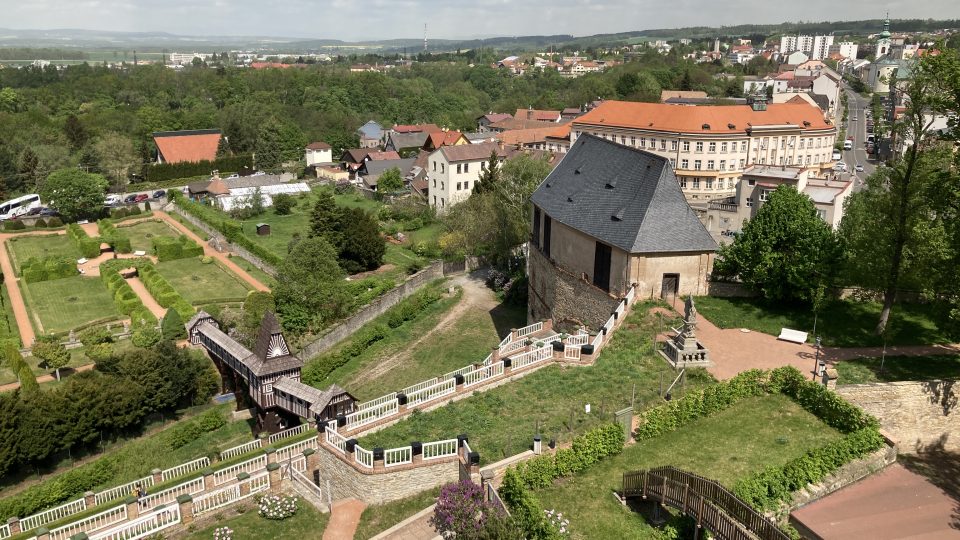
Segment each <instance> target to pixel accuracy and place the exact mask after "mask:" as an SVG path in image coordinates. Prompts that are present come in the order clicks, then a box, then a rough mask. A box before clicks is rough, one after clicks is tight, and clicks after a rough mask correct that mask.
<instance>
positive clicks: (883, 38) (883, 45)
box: [876, 13, 890, 58]
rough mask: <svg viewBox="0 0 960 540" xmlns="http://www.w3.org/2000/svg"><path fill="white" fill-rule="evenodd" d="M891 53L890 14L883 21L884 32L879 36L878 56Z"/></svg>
mask: <svg viewBox="0 0 960 540" xmlns="http://www.w3.org/2000/svg"><path fill="white" fill-rule="evenodd" d="M888 54H890V14H889V13H887V18H886V19H884V21H883V32H880V35H879V36H877V54H876V58H880V57H881V56H886V55H888Z"/></svg>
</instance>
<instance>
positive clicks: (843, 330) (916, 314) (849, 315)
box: [697, 296, 958, 347]
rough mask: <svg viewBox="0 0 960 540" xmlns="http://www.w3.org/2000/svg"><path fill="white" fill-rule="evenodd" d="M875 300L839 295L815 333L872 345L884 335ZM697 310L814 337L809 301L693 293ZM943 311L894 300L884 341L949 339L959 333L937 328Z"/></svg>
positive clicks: (724, 322) (837, 341)
mask: <svg viewBox="0 0 960 540" xmlns="http://www.w3.org/2000/svg"><path fill="white" fill-rule="evenodd" d="M880 308H881V305H880V304H879V303H877V302H856V301H853V300H838V301H834V302H830V303H829V304H827V305H826V306H825V307H824V308H823V310H822V311H821V313H820V316H819V318H818V321H817V333H818V334H820V336H821V337H822V338H823V344H824V345H826V346H830V347H875V346H880V345H883V338H882V337H880V336H877V335H875V334H874V332H873V330H874V328H875V327H876V325H877V321H878V320H879V318H880ZM697 309H698V310H699V311H700V314H701V315H703V316H704V317H706V318H707V319H709V320H710V322H712V323H713V324H715V325H717V326H719V327H720V328H749V329H751V330H754V331H757V332H763V333H765V334H771V335H774V336H775V335H778V334H779V333H780V329H781V328H783V327H786V328H792V329H794V330H801V331H804V332H810V333H811V334H810V336H809V338H808V340H809V341H810V342H811V343H812V342H813V340H814V336H813V334H812V332H813V311H812V309H811V308H810V307H809V306H792V305H783V304H769V303H766V302H764V301H763V300H760V299H756V298H715V297H710V296H703V297H698V298H697ZM946 316H947V314H946V312H944V311H943V310H942V309H941V308H940V307H939V306H936V305H932V304H897V305H895V306H894V308H893V315H892V317H891V323H890V327H889V328H890V336H889V337H888V340H887V344H888V345H930V344H935V343H952V342H954V341H957V339H958V336H955V335H951V333H950V332H949V331H948V330H946V329H945V328H940V327H939V326H938V325H937V321H939V320H946Z"/></svg>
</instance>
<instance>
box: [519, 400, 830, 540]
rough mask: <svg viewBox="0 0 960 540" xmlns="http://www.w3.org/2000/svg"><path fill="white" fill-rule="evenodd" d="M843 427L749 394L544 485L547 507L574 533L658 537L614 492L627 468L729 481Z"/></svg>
mask: <svg viewBox="0 0 960 540" xmlns="http://www.w3.org/2000/svg"><path fill="white" fill-rule="evenodd" d="M840 436H841V435H840V434H839V433H838V432H837V431H835V430H833V429H832V428H830V427H827V426H826V425H825V424H823V423H822V422H821V421H820V420H818V419H817V418H816V417H815V416H813V415H812V414H810V413H808V412H806V411H805V410H803V409H802V408H801V407H800V406H799V405H797V404H796V403H794V402H793V401H791V400H790V399H789V398H787V397H785V396H782V395H773V396H765V397H760V398H751V399H747V400H744V401H742V402H740V403H738V404H737V405H734V406H733V407H731V408H730V409H727V410H726V411H723V412H721V413H718V414H716V415H713V416H711V417H708V418H702V419H700V420H697V421H695V422H693V423H692V424H690V425H688V426H686V427H684V428H681V429H679V430H677V431H675V432H673V433H669V434H667V435H664V436H662V437H658V438H656V439H653V440H649V441H644V442H640V443H637V444H634V445H631V446H628V447H627V448H626V449H625V450H624V452H623V453H622V454H621V455H619V456H616V457H613V458H610V459H606V460H604V461H603V462H601V463H599V464H597V465H595V466H594V467H591V468H590V469H588V470H587V471H584V472H583V473H581V474H579V475H577V476H576V477H574V478H571V479H562V480H559V481H557V482H556V483H555V484H554V485H553V486H551V487H549V488H546V489H542V490H539V491H538V496H539V497H540V500H541V502H542V503H543V507H544V508H545V509H551V508H552V509H556V510H559V511H560V512H562V513H563V514H564V516H566V517H568V518H569V519H570V523H571V528H572V530H573V531H574V536H573V537H574V538H651V539H652V538H659V537H658V536H655V535H654V531H653V529H652V528H651V527H650V525H648V524H647V522H646V521H644V519H643V518H642V517H641V516H640V514H637V513H634V512H631V511H630V510H629V509H627V508H626V507H624V506H621V505H620V503H618V502H617V501H616V500H614V498H613V497H612V496H610V492H611V491H612V490H614V489H619V488H620V487H621V482H622V478H623V476H622V475H623V473H624V472H625V471H629V470H636V469H646V468H650V467H657V466H661V465H673V466H675V467H679V468H681V469H686V470H691V471H693V472H696V473H698V474H701V475H703V476H706V477H708V478H712V479H715V480H718V481H720V482H721V483H723V484H724V485H726V486H728V487H730V486H732V485H733V484H734V483H735V482H736V481H737V480H738V479H740V478H743V477H745V476H747V475H749V474H751V473H753V472H754V471H757V470H760V469H762V468H764V467H767V466H775V465H780V464H783V463H786V462H787V461H789V460H791V459H793V458H795V457H797V456H800V455H801V454H803V453H804V452H806V451H807V450H809V449H811V448H815V447H818V446H822V445H823V444H825V443H827V442H830V441H833V440H836V439H838V438H839V437H840Z"/></svg>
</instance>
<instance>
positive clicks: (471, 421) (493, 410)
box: [360, 305, 713, 463]
mask: <svg viewBox="0 0 960 540" xmlns="http://www.w3.org/2000/svg"><path fill="white" fill-rule="evenodd" d="M645 311H646V310H645V308H644V306H642V305H640V306H638V307H637V311H635V312H634V313H633V314H632V315H631V316H630V317H628V318H627V320H626V322H625V324H624V325H623V326H622V327H621V328H620V330H618V331H617V333H616V334H615V335H614V338H613V340H612V342H611V344H610V345H608V346H607V348H605V349H604V350H603V352H602V353H601V355H600V358H599V359H598V360H597V362H596V364H595V365H593V366H558V365H551V366H547V367H544V368H541V369H540V370H539V371H537V372H535V373H532V374H529V375H527V376H525V377H523V378H522V379H519V380H517V381H514V382H511V383H509V384H505V385H503V386H500V387H497V388H495V389H492V390H489V391H487V392H483V393H480V394H476V395H474V396H473V397H471V398H470V399H465V400H462V401H458V402H456V403H451V404H449V405H447V406H444V407H441V408H439V409H437V410H434V411H431V412H428V413H414V414H412V415H411V416H410V417H408V418H407V419H405V420H403V421H401V422H399V423H397V424H395V425H393V426H391V427H388V428H386V429H384V430H383V431H380V432H377V433H374V434H371V435H369V436H366V437H363V438H362V439H361V440H360V443H361V445H362V446H363V447H364V448H373V447H378V446H382V447H384V448H392V447H396V446H404V445H406V444H409V442H410V441H435V440H441V439H449V438H452V437H455V436H456V435H458V434H460V433H467V434H469V435H470V441H471V447H472V448H473V449H474V450H475V451H478V452H480V459H481V461H482V462H483V463H493V462H495V461H498V460H500V459H502V458H504V457H506V456H512V455H514V454H516V453H518V452H521V451H523V450H526V449H527V448H528V447H529V446H530V445H531V444H532V439H533V436H534V435H535V434H536V433H537V431H538V429H539V431H540V433H542V434H543V435H544V436H545V437H547V438H553V437H556V438H557V440H558V441H560V442H564V441H567V440H570V439H572V438H573V437H574V436H576V435H577V434H579V433H582V432H583V431H585V430H587V429H589V428H591V427H593V426H596V425H598V424H599V423H601V422H603V421H605V420H608V419H610V418H611V417H612V415H613V413H614V412H615V411H617V410H619V409H621V408H623V407H627V406H629V405H630V402H631V396H632V393H633V390H634V385H636V408H637V409H641V408H644V407H646V406H648V405H651V404H655V403H657V402H658V401H659V398H658V390H659V388H660V381H661V374H662V377H663V379H665V384H669V383H670V381H671V380H672V379H673V377H674V372H673V370H672V369H671V368H670V367H669V366H668V365H667V364H666V362H665V361H663V360H662V359H661V358H660V356H659V355H657V354H655V353H653V352H652V351H651V346H650V338H651V336H652V330H653V329H654V328H655V327H656V319H655V318H653V317H650V316H648V315H647V314H646V313H645ZM688 374H689V379H688V381H687V383H686V386H687V388H690V387H691V386H702V385H704V384H710V383H711V382H712V380H713V379H712V378H711V377H710V375H709V374H707V373H706V372H705V371H703V370H691V371H690V372H688ZM674 393H675V395H678V397H679V395H682V391H679V390H678V391H675V392H674ZM587 403H590V404H591V412H590V413H589V414H588V413H585V412H584V405H586V404H587Z"/></svg>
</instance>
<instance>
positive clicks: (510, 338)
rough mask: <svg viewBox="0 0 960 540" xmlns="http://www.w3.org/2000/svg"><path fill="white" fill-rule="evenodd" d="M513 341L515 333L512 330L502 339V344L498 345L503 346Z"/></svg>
mask: <svg viewBox="0 0 960 540" xmlns="http://www.w3.org/2000/svg"><path fill="white" fill-rule="evenodd" d="M511 341H513V333H512V332H511V333H509V334H507V337H505V338H503V340H502V341H500V345H498V347H503V346H504V345H506V344H507V343H510V342H511Z"/></svg>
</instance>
